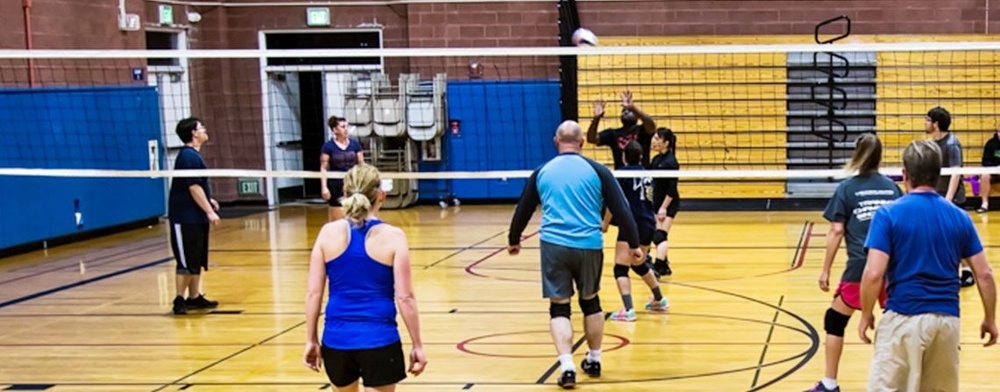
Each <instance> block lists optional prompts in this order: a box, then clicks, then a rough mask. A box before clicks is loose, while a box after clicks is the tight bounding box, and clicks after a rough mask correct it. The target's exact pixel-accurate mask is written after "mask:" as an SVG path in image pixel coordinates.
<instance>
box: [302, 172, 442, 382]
mask: <svg viewBox="0 0 1000 392" xmlns="http://www.w3.org/2000/svg"><path fill="white" fill-rule="evenodd" d="M380 184H381V179H380V178H379V173H378V169H376V168H375V167H374V166H371V165H365V164H361V165H358V166H355V167H353V168H351V170H349V171H348V172H347V174H346V176H345V177H344V195H345V196H346V197H345V198H344V199H343V201H342V204H343V207H344V216H345V218H344V219H340V220H337V221H333V222H330V223H327V224H326V225H324V226H323V228H322V229H321V230H320V233H319V235H318V236H317V238H316V244H315V245H314V246H313V250H312V256H311V257H310V262H309V288H308V294H307V296H306V350H305V355H304V361H305V364H306V366H307V367H309V368H310V369H312V370H314V371H319V368H320V367H325V368H326V374H327V376H328V377H329V379H330V382H331V383H332V384H333V385H334V386H335V387H336V388H337V390H338V391H339V390H344V391H357V390H358V382H359V379H361V380H363V382H364V386H365V387H367V388H373V389H376V390H379V391H392V390H394V388H395V385H396V384H397V383H399V382H400V381H402V380H403V379H405V378H406V370H405V365H406V364H405V360H404V358H403V347H402V342H401V341H400V336H399V330H398V326H397V325H396V305H397V304H398V305H399V312H400V314H401V315H402V316H403V322H404V323H405V324H406V328H407V330H408V331H409V334H410V340H411V341H412V342H413V343H412V344H413V347H412V349H411V351H410V369H409V371H410V373H412V374H413V375H414V376H416V375H419V374H420V373H421V372H422V371H423V369H424V366H425V365H426V364H427V359H426V358H425V356H424V353H423V344H422V341H421V339H420V323H419V316H418V312H417V303H416V300H415V299H414V296H413V288H412V284H411V280H410V256H409V248H408V246H407V241H406V234H404V233H403V231H402V230H400V229H399V228H397V227H394V226H391V225H389V224H386V223H383V222H382V221H380V220H379V219H378V217H377V216H376V213H377V212H378V210H379V207H381V206H382V202H383V201H385V192H384V191H382V190H381V189H380ZM376 244H377V246H376ZM324 288H328V289H329V298H328V299H327V304H326V311H325V312H324V313H325V315H326V317H325V319H324V323H323V335H322V339H320V336H319V334H318V333H317V332H318V331H317V329H318V324H319V314H320V306H321V303H322V300H323V290H324Z"/></svg>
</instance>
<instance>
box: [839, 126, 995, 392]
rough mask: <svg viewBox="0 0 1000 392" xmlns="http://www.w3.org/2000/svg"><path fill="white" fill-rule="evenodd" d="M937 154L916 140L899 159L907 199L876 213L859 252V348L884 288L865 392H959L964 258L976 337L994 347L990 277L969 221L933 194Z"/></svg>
mask: <svg viewBox="0 0 1000 392" xmlns="http://www.w3.org/2000/svg"><path fill="white" fill-rule="evenodd" d="M941 162H942V159H941V149H940V148H939V147H938V146H937V144H936V143H935V142H934V141H932V140H916V141H913V142H912V143H910V145H909V146H907V147H906V150H904V151H903V182H904V183H905V185H906V188H907V190H909V194H907V195H906V196H903V197H901V198H899V199H898V200H897V201H895V202H893V203H891V204H888V205H886V206H884V207H882V208H880V209H879V210H877V211H876V212H875V216H874V218H872V222H871V226H870V228H869V230H868V238H867V240H866V241H865V247H866V248H867V249H868V262H867V264H866V265H865V270H864V275H863V276H862V279H861V306H862V309H861V311H862V313H861V322H860V323H859V325H858V334H859V335H860V337H861V340H862V341H863V342H865V343H871V340H869V339H868V336H867V332H868V329H871V328H873V325H874V323H875V319H874V316H873V314H872V312H873V308H874V307H875V300H876V298H878V295H879V292H880V291H881V289H882V280H883V278H884V279H885V280H886V282H887V284H888V297H889V300H888V302H887V303H886V311H885V316H883V317H882V320H881V322H879V325H878V331H877V332H876V336H877V339H876V340H877V342H876V344H875V355H874V357H873V358H872V364H871V370H870V372H869V375H868V390H869V391H884V390H895V391H910V390H921V391H925V390H926V391H931V390H933V391H958V344H959V334H960V331H959V278H958V277H957V276H955V270H956V269H958V265H959V263H960V262H961V260H962V259H963V258H970V259H971V262H970V265H971V267H972V270H973V272H974V274H975V276H976V278H977V279H978V281H979V293H980V296H981V298H982V301H983V306H984V308H985V317H984V319H983V323H982V325H981V326H980V332H981V336H985V335H986V334H989V335H990V337H989V340H988V341H987V343H986V346H991V345H993V344H994V343H996V340H997V326H996V319H995V313H996V287H995V285H994V282H993V271H992V268H991V267H990V264H989V263H988V262H987V261H986V256H985V254H984V253H983V246H982V244H981V243H980V242H979V235H978V233H977V232H976V228H975V226H973V225H972V220H971V219H970V218H969V216H968V214H966V213H965V211H963V210H961V209H960V208H958V207H957V206H955V205H954V204H953V203H952V202H951V201H949V200H946V199H945V198H943V197H941V195H940V194H938V193H937V192H936V191H935V189H934V187H935V184H936V183H937V182H938V179H939V178H940V175H941Z"/></svg>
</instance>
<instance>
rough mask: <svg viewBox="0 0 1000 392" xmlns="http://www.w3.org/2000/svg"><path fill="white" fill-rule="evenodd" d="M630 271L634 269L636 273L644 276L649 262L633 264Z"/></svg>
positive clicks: (647, 270)
mask: <svg viewBox="0 0 1000 392" xmlns="http://www.w3.org/2000/svg"><path fill="white" fill-rule="evenodd" d="M632 271H635V274H636V275H639V276H646V274H648V273H649V264H647V263H642V264H639V265H633V266H632Z"/></svg>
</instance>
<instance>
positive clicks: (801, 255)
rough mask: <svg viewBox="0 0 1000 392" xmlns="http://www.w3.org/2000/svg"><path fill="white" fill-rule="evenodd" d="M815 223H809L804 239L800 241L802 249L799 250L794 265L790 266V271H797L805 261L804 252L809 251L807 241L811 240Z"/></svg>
mask: <svg viewBox="0 0 1000 392" xmlns="http://www.w3.org/2000/svg"><path fill="white" fill-rule="evenodd" d="M814 225H815V223H813V222H809V223H807V227H806V235H805V238H803V239H802V247H801V248H799V259H798V260H795V265H794V266H792V270H796V269H799V267H802V263H803V262H805V260H806V252H807V251H809V239H810V238H812V236H813V235H812V232H813V226H814Z"/></svg>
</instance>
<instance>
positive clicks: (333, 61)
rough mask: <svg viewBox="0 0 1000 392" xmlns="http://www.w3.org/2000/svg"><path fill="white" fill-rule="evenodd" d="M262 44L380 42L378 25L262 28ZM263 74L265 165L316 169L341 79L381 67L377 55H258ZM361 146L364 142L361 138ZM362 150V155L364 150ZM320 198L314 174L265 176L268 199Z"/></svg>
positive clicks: (337, 111)
mask: <svg viewBox="0 0 1000 392" xmlns="http://www.w3.org/2000/svg"><path fill="white" fill-rule="evenodd" d="M260 40H261V42H260V44H261V48H262V49H270V50H275V49H278V50H281V49H343V48H372V47H376V48H378V47H381V42H382V34H381V30H332V31H308V32H304V31H272V32H261V34H260ZM261 63H262V64H261V65H262V67H261V69H262V73H264V75H263V77H264V80H266V81H267V83H265V85H264V86H263V90H264V91H263V94H264V98H265V99H264V105H265V110H264V114H265V116H264V125H265V126H264V133H265V135H264V141H265V147H264V148H265V154H264V155H265V160H266V163H265V168H266V169H267V170H296V171H297V170H303V171H310V172H318V171H319V165H320V153H321V150H322V147H323V143H325V142H326V141H327V140H329V139H330V138H331V137H332V136H333V135H332V132H331V131H330V129H329V127H328V126H327V119H329V118H330V117H331V116H338V117H344V116H345V113H344V109H345V106H346V105H345V104H344V102H345V95H346V94H347V90H346V88H345V86H346V83H345V81H346V80H348V79H350V78H352V77H353V75H359V74H360V75H365V77H367V75H369V74H370V73H371V72H381V70H382V59H381V58H380V57H366V58H284V57H271V58H262V59H261ZM361 142H362V145H363V146H364V145H365V144H366V143H365V141H364V140H361ZM366 155H367V154H366ZM318 199H321V194H320V180H319V179H318V178H309V179H301V178H275V179H271V180H269V181H268V202H269V204H271V205H273V204H276V203H283V202H289V201H296V200H312V201H318Z"/></svg>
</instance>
